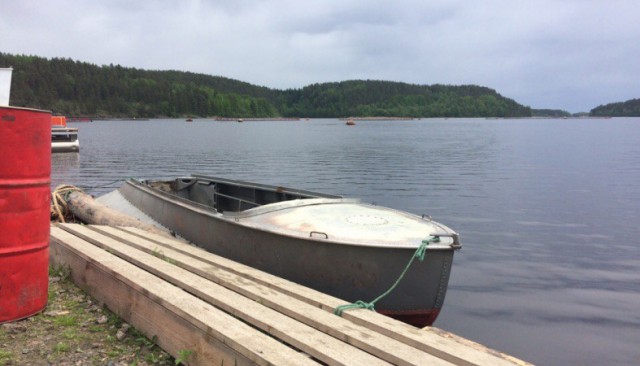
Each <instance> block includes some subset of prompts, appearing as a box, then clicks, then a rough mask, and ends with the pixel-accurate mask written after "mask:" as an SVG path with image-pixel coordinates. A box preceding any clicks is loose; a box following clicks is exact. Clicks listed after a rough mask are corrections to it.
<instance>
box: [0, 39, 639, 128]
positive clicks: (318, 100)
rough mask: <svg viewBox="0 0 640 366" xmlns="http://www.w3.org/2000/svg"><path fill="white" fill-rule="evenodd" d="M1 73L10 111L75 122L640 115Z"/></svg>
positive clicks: (123, 72) (49, 72) (411, 89)
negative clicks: (45, 113)
mask: <svg viewBox="0 0 640 366" xmlns="http://www.w3.org/2000/svg"><path fill="white" fill-rule="evenodd" d="M0 67H13V77H12V86H11V88H12V89H11V105H13V106H17V107H29V108H37V109H44V110H50V111H52V112H53V113H54V114H58V115H65V116H68V117H70V121H91V120H101V119H110V120H113V119H123V120H124V119H127V120H134V119H135V120H144V119H150V118H197V119H203V118H204V119H216V120H222V121H226V120H229V121H234V120H235V121H237V120H239V119H242V120H244V121H254V120H255V121H258V120H297V119H307V118H354V119H356V118H357V119H360V118H362V119H364V120H375V119H385V120H394V119H419V118H483V117H484V118H521V117H524V118H526V117H550V118H565V117H567V118H569V117H584V116H592V117H596V116H597V117H633V116H640V99H631V100H628V101H625V102H619V103H611V104H607V105H601V106H598V107H596V108H594V109H592V110H591V111H590V112H581V113H574V114H571V113H569V112H567V111H564V110H560V109H534V108H531V107H529V106H524V105H521V104H519V103H517V102H516V101H515V100H513V99H510V98H507V97H504V96H502V95H500V94H499V93H498V92H497V91H495V90H493V89H490V88H487V87H483V86H478V85H442V84H434V85H417V84H408V83H402V82H393V81H381V80H349V81H341V82H326V83H315V84H311V85H307V86H305V87H302V88H297V89H286V90H278V89H272V88H268V87H264V86H257V85H252V84H249V83H246V82H243V81H239V80H234V79H229V78H225V77H221V76H211V75H205V74H198V73H192V72H182V71H175V70H167V71H156V70H142V69H136V68H130V67H123V66H120V65H113V64H110V65H102V66H97V65H95V64H90V63H86V62H80V61H74V60H71V59H68V58H51V59H47V58H44V57H38V56H26V55H12V54H7V53H2V52H0Z"/></svg>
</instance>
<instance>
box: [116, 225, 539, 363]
mask: <svg viewBox="0 0 640 366" xmlns="http://www.w3.org/2000/svg"><path fill="white" fill-rule="evenodd" d="M119 229H120V230H122V231H126V232H128V233H131V234H134V235H137V236H139V237H141V238H144V239H147V240H151V241H153V242H154V243H157V244H158V245H159V246H160V247H161V248H162V247H165V248H173V249H175V250H177V251H179V252H181V253H183V254H186V255H188V256H191V257H193V258H196V259H199V260H203V261H205V262H207V263H208V264H210V265H211V266H212V267H215V268H222V269H224V270H226V271H229V272H232V273H235V274H237V275H240V276H243V277H246V278H250V279H252V280H255V281H257V282H259V283H260V284H262V285H265V286H267V287H269V288H271V289H274V290H277V291H280V292H282V293H284V294H287V295H289V296H292V297H294V298H296V299H298V300H301V301H304V302H306V303H308V304H311V305H312V306H314V307H317V308H320V309H323V310H325V311H327V312H329V313H333V311H334V309H335V308H336V307H337V306H340V305H344V303H345V302H344V300H340V299H338V298H335V297H333V296H330V295H327V294H324V293H322V292H319V291H316V290H313V289H310V288H308V287H304V286H300V285H298V284H296V283H294V282H291V281H288V280H285V279H283V278H280V277H277V276H274V275H271V274H268V273H266V272H262V271H259V270H256V269H254V268H252V267H249V266H245V265H243V264H240V263H238V262H234V261H231V260H229V259H226V258H224V257H221V256H218V255H215V254H213V253H210V252H207V251H205V250H204V249H202V248H198V247H196V246H194V245H190V244H185V243H182V242H178V241H175V240H172V239H170V238H166V237H163V236H159V235H155V234H152V233H148V232H145V231H144V230H140V229H136V228H129V227H122V228H119ZM342 317H343V318H345V319H348V320H350V321H352V322H354V323H356V324H359V325H362V326H365V327H367V328H370V329H373V330H375V331H377V332H379V333H381V334H384V335H386V336H388V337H391V338H394V339H396V340H399V341H401V342H403V343H406V344H408V345H410V346H412V347H415V348H418V349H420V350H423V351H425V352H427V353H430V354H432V355H434V356H436V357H439V358H441V359H443V360H446V361H448V362H451V363H454V364H456V365H463V366H470V365H478V366H480V365H496V366H513V365H531V364H530V363H528V362H525V361H523V360H520V359H517V358H515V357H512V356H508V355H505V354H504V353H501V352H499V351H496V350H492V349H489V348H487V347H485V346H482V345H480V344H478V343H475V342H472V341H469V340H466V339H465V340H464V341H461V340H462V338H460V337H457V336H454V335H453V334H451V333H448V332H446V331H444V330H441V329H438V328H436V327H427V328H426V329H427V330H422V329H419V328H416V327H413V326H411V325H408V324H405V323H402V322H399V321H396V320H394V319H391V318H389V317H387V316H384V315H382V314H378V313H376V312H372V311H369V310H363V309H355V310H348V311H346V312H344V313H343V315H342Z"/></svg>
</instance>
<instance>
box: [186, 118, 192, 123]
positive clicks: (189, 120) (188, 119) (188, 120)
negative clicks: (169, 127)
mask: <svg viewBox="0 0 640 366" xmlns="http://www.w3.org/2000/svg"><path fill="white" fill-rule="evenodd" d="M185 122H193V120H192V119H191V118H187V119H185Z"/></svg>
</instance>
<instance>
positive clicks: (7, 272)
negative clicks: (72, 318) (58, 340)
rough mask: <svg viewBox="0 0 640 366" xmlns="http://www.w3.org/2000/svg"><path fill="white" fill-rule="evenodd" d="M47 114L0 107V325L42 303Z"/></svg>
mask: <svg viewBox="0 0 640 366" xmlns="http://www.w3.org/2000/svg"><path fill="white" fill-rule="evenodd" d="M50 180H51V113H50V112H47V111H40V110H35V109H27V108H18V107H1V106H0V323H4V322H7V321H12V320H18V319H22V318H25V317H28V316H31V315H33V314H35V313H37V312H39V311H40V310H42V309H43V308H44V307H45V306H46V305H47V299H48V293H47V291H48V285H49V225H50V224H49V220H50V214H49V210H50V209H49V205H50V194H51V193H50V191H49V185H50Z"/></svg>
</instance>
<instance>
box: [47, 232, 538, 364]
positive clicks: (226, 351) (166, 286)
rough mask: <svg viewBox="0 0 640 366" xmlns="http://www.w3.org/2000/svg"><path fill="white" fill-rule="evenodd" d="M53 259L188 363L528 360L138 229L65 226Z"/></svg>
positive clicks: (54, 237)
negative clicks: (350, 306)
mask: <svg viewBox="0 0 640 366" xmlns="http://www.w3.org/2000/svg"><path fill="white" fill-rule="evenodd" d="M50 244H51V246H50V250H51V262H52V264H54V265H58V266H60V265H63V266H69V267H70V268H71V276H72V279H73V281H74V282H75V283H76V284H77V285H78V286H80V287H81V288H83V289H84V290H85V291H87V292H88V293H89V294H90V295H91V296H93V297H94V298H96V299H97V300H98V301H100V302H103V303H104V304H105V305H106V306H107V307H108V308H109V309H110V310H111V311H113V312H114V313H116V314H117V315H119V316H120V317H122V318H123V319H124V320H126V321H127V322H129V323H130V324H132V325H133V326H135V327H136V328H137V329H138V330H140V331H141V332H143V333H144V334H146V335H147V336H148V337H149V338H152V337H154V336H155V337H156V339H157V343H158V345H159V346H160V347H162V348H163V349H164V350H166V351H167V352H168V353H170V354H172V355H174V356H176V357H177V356H178V355H180V354H181V353H182V354H184V352H185V351H187V352H188V353H189V354H190V356H189V358H188V360H187V361H188V364H189V365H245V364H259V365H312V364H313V365H317V364H329V365H389V364H394V365H497V366H500V365H505V366H506V365H527V363H526V362H524V361H521V360H519V359H516V358H513V357H511V356H508V355H505V354H502V353H499V352H497V351H493V350H490V349H488V348H486V347H483V346H481V345H479V344H477V343H474V342H471V341H468V340H465V339H462V338H460V337H458V336H455V335H453V334H451V333H448V332H445V331H442V330H440V329H437V328H434V327H429V328H425V329H418V328H415V327H412V326H410V325H407V324H404V323H401V322H399V321H396V320H393V319H391V318H388V317H386V316H383V315H380V314H377V313H375V312H373V311H369V310H363V309H356V310H348V311H346V312H345V313H344V314H343V316H342V317H339V316H336V315H334V314H333V310H334V309H335V307H336V306H339V305H344V304H345V303H346V302H345V301H343V300H340V299H337V298H334V297H331V296H329V295H326V294H323V293H320V292H317V291H315V290H311V289H309V288H306V287H303V286H300V285H297V284H295V283H292V282H290V281H287V280H284V279H282V278H279V277H276V276H273V275H270V274H267V273H264V272H261V271H258V270H256V269H254V268H251V267H247V266H244V265H241V264H239V263H237V262H233V261H230V260H228V259H225V258H222V257H219V256H216V255H214V254H211V253H208V252H206V251H204V250H202V249H200V248H197V247H195V246H192V245H189V244H187V243H184V242H181V241H178V240H176V239H173V238H168V237H165V236H162V235H157V234H152V233H149V232H146V231H143V230H141V229H137V228H115V227H109V226H83V225H76V224H60V225H57V226H52V228H51V241H50Z"/></svg>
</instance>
